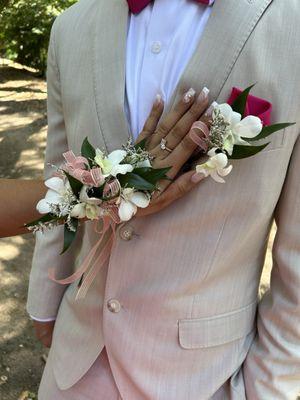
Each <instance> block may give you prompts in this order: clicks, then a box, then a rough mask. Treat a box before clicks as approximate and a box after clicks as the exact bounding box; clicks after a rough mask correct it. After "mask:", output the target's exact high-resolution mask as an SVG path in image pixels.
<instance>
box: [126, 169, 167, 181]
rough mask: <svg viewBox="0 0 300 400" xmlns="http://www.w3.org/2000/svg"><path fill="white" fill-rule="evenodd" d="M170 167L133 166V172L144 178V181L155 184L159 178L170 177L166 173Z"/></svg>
mask: <svg viewBox="0 0 300 400" xmlns="http://www.w3.org/2000/svg"><path fill="white" fill-rule="evenodd" d="M171 168H172V167H167V168H150V167H143V168H135V169H134V170H133V173H134V174H137V175H139V176H141V177H142V178H144V179H145V180H146V181H148V182H150V183H152V184H153V185H156V183H157V182H158V181H160V180H161V179H170V178H169V177H168V176H167V173H168V172H169V171H170V169H171Z"/></svg>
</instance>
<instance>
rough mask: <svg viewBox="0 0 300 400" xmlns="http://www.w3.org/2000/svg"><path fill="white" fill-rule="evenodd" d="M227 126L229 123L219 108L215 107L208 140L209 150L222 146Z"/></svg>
mask: <svg viewBox="0 0 300 400" xmlns="http://www.w3.org/2000/svg"><path fill="white" fill-rule="evenodd" d="M228 126H230V124H229V122H227V121H226V120H225V118H224V116H223V115H222V114H221V112H220V110H218V109H215V110H214V115H213V120H212V125H211V128H210V135H209V140H208V147H209V150H210V149H212V148H214V147H217V148H218V149H222V148H223V145H224V140H225V136H226V133H227V129H228Z"/></svg>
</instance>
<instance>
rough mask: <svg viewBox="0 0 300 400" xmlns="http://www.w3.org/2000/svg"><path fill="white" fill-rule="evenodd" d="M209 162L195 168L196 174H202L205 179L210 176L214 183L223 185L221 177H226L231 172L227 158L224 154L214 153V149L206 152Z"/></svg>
mask: <svg viewBox="0 0 300 400" xmlns="http://www.w3.org/2000/svg"><path fill="white" fill-rule="evenodd" d="M208 156H209V157H210V158H209V160H208V161H207V162H206V163H204V164H200V165H197V166H196V172H197V173H201V174H203V175H204V176H205V177H208V176H211V177H212V178H213V179H214V180H215V181H216V182H219V183H224V182H225V181H224V179H223V178H221V177H222V176H227V175H228V174H230V172H231V170H232V165H229V166H228V167H227V168H226V166H227V164H228V158H227V156H226V154H224V153H216V148H214V149H211V150H210V151H209V152H208Z"/></svg>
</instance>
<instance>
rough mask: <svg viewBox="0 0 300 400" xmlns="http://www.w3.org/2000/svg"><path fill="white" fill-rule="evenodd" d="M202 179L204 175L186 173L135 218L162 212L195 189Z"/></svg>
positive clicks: (192, 172) (140, 210)
mask: <svg viewBox="0 0 300 400" xmlns="http://www.w3.org/2000/svg"><path fill="white" fill-rule="evenodd" d="M203 179H204V175H202V174H195V171H189V172H186V173H185V174H183V175H181V176H180V177H179V178H178V179H176V181H174V182H173V183H172V184H171V185H170V186H169V187H168V189H167V190H166V191H165V192H163V193H162V194H161V196H159V197H158V198H157V199H156V200H154V201H153V202H152V201H151V204H150V207H148V208H144V209H139V213H138V214H137V216H145V215H149V214H154V213H157V212H159V211H161V210H163V209H164V208H166V207H168V206H169V205H170V204H172V203H174V202H175V201H176V200H178V199H180V198H181V197H183V196H185V195H186V194H187V193H189V192H190V191H191V190H193V189H194V188H195V187H197V186H198V184H199V183H200V182H201V181H202V180H203Z"/></svg>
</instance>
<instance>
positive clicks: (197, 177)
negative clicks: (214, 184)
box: [191, 173, 204, 183]
mask: <svg viewBox="0 0 300 400" xmlns="http://www.w3.org/2000/svg"><path fill="white" fill-rule="evenodd" d="M203 178H204V175H202V174H200V173H199V174H198V173H196V174H194V175H192V178H191V181H192V182H194V183H199V182H200V181H202V179H203Z"/></svg>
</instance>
